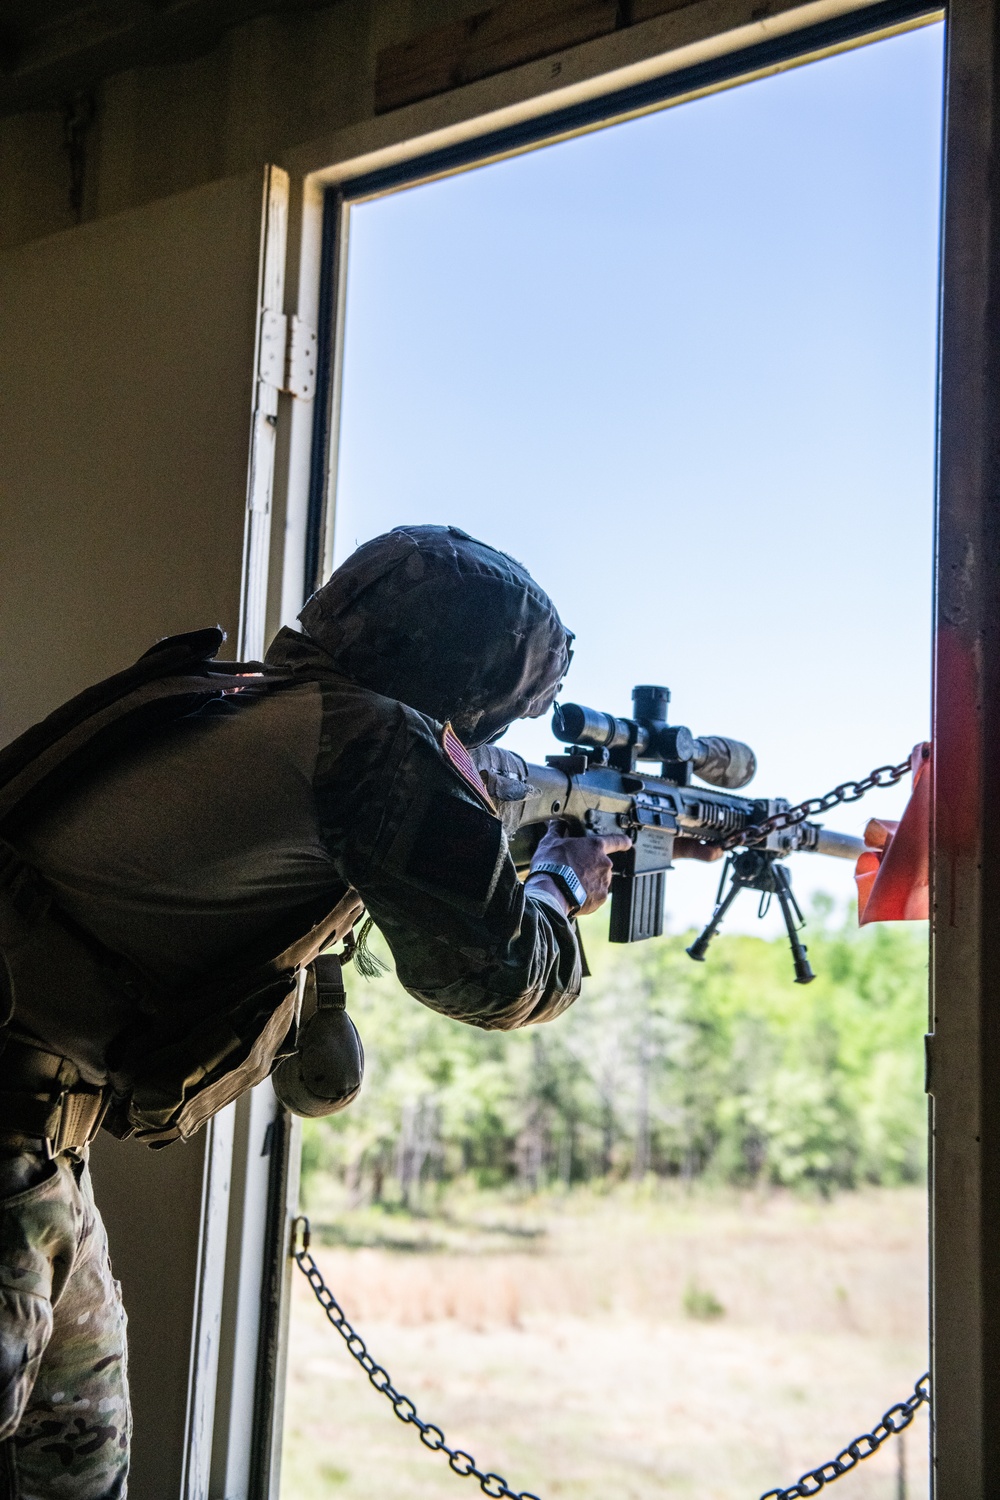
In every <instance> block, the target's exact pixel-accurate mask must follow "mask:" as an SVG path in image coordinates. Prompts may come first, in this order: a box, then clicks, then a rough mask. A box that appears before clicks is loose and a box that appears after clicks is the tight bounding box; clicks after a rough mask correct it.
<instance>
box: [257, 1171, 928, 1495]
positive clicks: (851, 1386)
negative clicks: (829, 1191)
mask: <svg viewBox="0 0 1000 1500" xmlns="http://www.w3.org/2000/svg"><path fill="white" fill-rule="evenodd" d="M322 1217H323V1215H322V1214H321V1213H317V1214H316V1215H315V1218H316V1219H317V1220H318V1219H321V1218H322ZM345 1223H346V1224H347V1228H346V1229H345ZM925 1226H926V1200H925V1196H924V1194H923V1192H922V1191H921V1190H919V1189H877V1190H870V1191H863V1192H858V1193H845V1194H843V1195H841V1196H839V1197H837V1198H836V1199H834V1200H832V1201H830V1202H825V1203H824V1202H817V1201H809V1200H803V1199H801V1198H797V1197H794V1196H792V1195H789V1194H785V1193H768V1194H767V1195H751V1194H745V1195H736V1194H735V1193H709V1192H703V1191H699V1190H695V1191H685V1190H684V1189H676V1190H670V1191H663V1190H660V1191H657V1192H653V1191H643V1190H630V1189H627V1188H622V1189H619V1190H618V1191H616V1192H615V1193H613V1194H610V1195H605V1196H598V1195H594V1194H590V1193H584V1192H575V1193H573V1194H571V1195H568V1196H564V1197H549V1198H545V1199H536V1200H534V1201H532V1202H529V1203H525V1204H520V1205H513V1204H509V1203H506V1204H505V1203H501V1202H499V1201H493V1202H489V1201H486V1200H482V1199H470V1200H467V1201H466V1202H465V1203H464V1204H463V1203H457V1204H453V1206H452V1212H451V1214H450V1216H448V1217H446V1218H443V1219H439V1218H428V1219H425V1220H420V1219H413V1218H409V1217H407V1218H403V1217H402V1216H379V1217H378V1218H376V1217H374V1216H371V1215H369V1216H367V1218H366V1217H365V1216H363V1215H362V1216H358V1217H357V1218H356V1219H355V1220H353V1221H351V1220H350V1219H348V1220H347V1221H345V1220H343V1219H338V1221H337V1231H338V1232H339V1234H340V1237H341V1238H342V1239H343V1238H346V1239H348V1240H351V1241H354V1242H358V1241H360V1242H361V1243H360V1244H358V1243H354V1244H348V1245H340V1246H336V1247H332V1248H325V1249H324V1248H322V1247H320V1248H317V1249H316V1258H317V1260H318V1262H319V1263H320V1265H321V1267H322V1270H323V1273H324V1275H325V1276H326V1277H327V1279H328V1281H329V1283H330V1285H331V1287H332V1288H333V1289H334V1291H335V1294H336V1295H337V1296H338V1298H339V1300H340V1301H341V1303H342V1304H343V1306H344V1309H345V1311H346V1313H347V1315H348V1317H350V1318H351V1319H352V1320H353V1321H354V1322H355V1323H356V1324H357V1326H358V1328H359V1330H360V1331H361V1333H362V1334H363V1336H364V1338H365V1339H366V1340H367V1342H368V1344H369V1346H370V1348H371V1351H372V1353H373V1355H374V1356H375V1358H376V1359H378V1360H379V1361H381V1362H382V1363H383V1364H385V1365H386V1366H387V1368H388V1369H389V1371H390V1373H391V1375H392V1377H393V1379H394V1381H395V1383H396V1385H397V1387H398V1388H399V1389H400V1390H402V1391H405V1392H406V1393H407V1394H408V1395H409V1396H411V1397H412V1398H413V1400H414V1401H415V1402H416V1404H417V1406H418V1409H419V1410H420V1413H421V1415H422V1416H423V1417H424V1419H425V1420H431V1421H434V1422H435V1423H437V1424H438V1425H439V1426H440V1427H442V1428H443V1430H444V1432H445V1433H446V1435H447V1437H448V1440H449V1442H450V1443H451V1444H452V1445H453V1446H460V1447H462V1448H464V1449H466V1450H467V1451H469V1452H471V1453H473V1454H474V1455H475V1456H476V1458H477V1460H478V1461H479V1463H480V1465H481V1467H484V1468H487V1469H491V1470H495V1471H498V1472H499V1473H501V1474H503V1475H505V1476H506V1478H507V1480H508V1482H509V1483H510V1485H511V1488H512V1489H514V1490H515V1491H530V1492H531V1493H532V1494H534V1495H537V1496H539V1497H540V1500H548V1497H551V1496H560V1497H566V1500H598V1497H602V1500H604V1497H607V1496H609V1495H614V1496H615V1500H658V1497H661V1496H662V1497H668V1496H669V1497H674V1496H677V1497H681V1496H692V1497H698V1500H757V1497H758V1496H760V1495H761V1494H762V1493H763V1492H765V1491H767V1490H771V1489H773V1488H776V1487H778V1486H780V1485H789V1484H791V1483H792V1482H793V1481H794V1480H795V1479H796V1478H797V1477H798V1476H799V1474H800V1473H801V1472H802V1471H803V1470H804V1469H805V1468H807V1467H812V1466H813V1465H815V1464H817V1463H819V1462H820V1461H821V1460H824V1459H827V1458H829V1457H832V1455H833V1454H834V1453H835V1452H836V1451H837V1450H838V1449H839V1448H840V1447H842V1446H843V1445H844V1443H845V1442H847V1441H848V1440H850V1439H851V1438H853V1437H855V1436H856V1435H857V1434H858V1433H860V1432H862V1431H865V1430H867V1429H868V1428H869V1427H871V1426H872V1425H873V1424H874V1422H875V1421H877V1419H878V1418H879V1416H880V1415H881V1413H882V1412H883V1411H884V1410H885V1408H886V1407H887V1406H889V1405H890V1404H891V1403H892V1402H893V1401H895V1400H898V1399H900V1398H901V1397H903V1396H905V1395H906V1394H908V1393H909V1391H910V1389H911V1388H912V1385H913V1382H914V1380H915V1379H916V1377H917V1376H918V1375H920V1374H922V1372H923V1371H924V1370H925V1369H926V1367H927V1353H926V1250H925V1240H926V1227H925ZM366 1242H367V1243H366ZM900 1447H901V1444H900V1442H899V1440H893V1442H891V1443H889V1444H886V1446H885V1448H884V1449H883V1450H882V1451H881V1452H880V1453H878V1454H877V1455H876V1456H875V1457H873V1458H872V1459H870V1460H868V1461H867V1462H866V1463H864V1464H862V1465H861V1466H859V1468H858V1469H857V1470H855V1471H854V1473H853V1474H850V1475H848V1476H845V1477H844V1478H843V1479H841V1480H840V1481H838V1483H837V1488H836V1491H835V1493H836V1494H837V1495H838V1496H842V1497H843V1500H925V1497H926V1496H927V1494H928V1484H927V1457H926V1448H927V1419H926V1415H925V1414H924V1412H921V1413H920V1415H918V1417H917V1418H916V1419H915V1421H914V1423H913V1424H912V1426H911V1427H910V1429H909V1430H908V1432H907V1434H906V1438H905V1446H903V1451H902V1452H900ZM901 1462H902V1470H901ZM282 1492H283V1495H284V1496H285V1497H286V1500H321V1497H322V1500H360V1497H362V1496H366V1497H367V1496H371V1495H377V1496H380V1497H381V1496H386V1497H388V1496H392V1497H405V1500H439V1497H440V1500H446V1497H449V1496H450V1497H452V1500H459V1497H460V1496H461V1495H462V1494H465V1495H467V1496H469V1497H470V1500H471V1497H472V1496H473V1495H476V1494H478V1493H479V1490H478V1487H477V1486H476V1485H475V1482H474V1481H473V1480H470V1479H464V1480H462V1479H457V1478H455V1477H454V1476H453V1475H452V1474H451V1473H449V1471H448V1467H447V1464H446V1462H445V1460H444V1459H443V1458H442V1457H441V1456H440V1455H435V1454H432V1453H429V1452H427V1451H426V1450H425V1449H424V1448H423V1447H422V1446H421V1444H420V1441H419V1438H418V1435H417V1432H416V1430H415V1429H414V1428H412V1427H411V1428H406V1427H403V1426H402V1425H401V1424H400V1423H399V1422H398V1421H397V1420H396V1419H395V1417H394V1416H393V1414H392V1411H391V1409H390V1407H389V1404H388V1402H386V1401H385V1400H384V1398H382V1397H381V1396H379V1395H378V1394H377V1393H376V1392H375V1391H374V1390H373V1389H372V1387H371V1386H370V1385H369V1383H368V1380H367V1379H366V1377H365V1375H364V1372H363V1371H362V1370H361V1369H360V1368H358V1367H357V1366H356V1365H355V1364H354V1362H353V1361H352V1360H351V1358H350V1356H349V1354H348V1353H347V1351H346V1349H345V1348H344V1346H343V1343H342V1341H341V1340H340V1339H339V1337H338V1336H337V1334H336V1333H335V1332H334V1331H333V1330H332V1329H331V1328H330V1327H329V1325H328V1324H327V1323H326V1321H325V1319H324V1317H323V1314H322V1312H321V1311H320V1309H319V1307H318V1306H317V1305H316V1304H315V1302H314V1301H313V1299H312V1294H311V1293H310V1291H309V1288H308V1286H307V1285H306V1283H305V1281H304V1279H303V1278H301V1277H299V1276H296V1294H295V1300H294V1308H293V1316H292V1340H291V1354H290V1370H289V1382H288V1396H287V1409H286V1440H285V1456H284V1479H283V1491H282Z"/></svg>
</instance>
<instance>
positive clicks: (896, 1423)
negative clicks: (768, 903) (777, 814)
mask: <svg viewBox="0 0 1000 1500" xmlns="http://www.w3.org/2000/svg"><path fill="white" fill-rule="evenodd" d="M907 764H909V762H907ZM873 774H874V773H873ZM897 780H898V778H897ZM300 1224H301V1226H302V1245H301V1248H296V1244H295V1241H296V1238H297V1236H298V1227H299V1225H300ZM311 1239H312V1232H311V1229H310V1226H309V1220H308V1219H307V1218H306V1216H305V1215H304V1214H300V1215H299V1217H298V1218H297V1219H295V1220H294V1221H293V1223H292V1255H293V1256H294V1258H295V1262H296V1264H297V1265H298V1268H299V1270H300V1271H301V1272H302V1274H303V1276H305V1278H306V1280H307V1281H308V1283H309V1285H310V1286H311V1287H312V1289H313V1295H314V1296H315V1298H316V1301H317V1302H318V1303H319V1305H320V1307H321V1308H322V1309H323V1311H324V1312H325V1313H326V1316H327V1318H328V1320H329V1321H330V1323H331V1324H332V1325H333V1327H334V1328H335V1329H336V1330H337V1332H338V1333H339V1334H340V1337H341V1338H342V1339H343V1340H344V1343H345V1344H346V1345H347V1348H348V1350H349V1352H350V1353H351V1355H352V1356H353V1357H354V1358H355V1359H356V1360H357V1362H358V1364H359V1365H360V1366H361V1368H362V1369H363V1370H364V1371H365V1372H366V1373H367V1375H368V1379H369V1380H370V1381H371V1383H372V1385H373V1386H374V1387H375V1389H376V1390H377V1391H381V1393H382V1395H383V1396H384V1397H385V1398H386V1400H387V1401H388V1402H390V1403H391V1405H392V1409H393V1411H394V1412H395V1413H396V1416H397V1417H398V1418H399V1420H400V1421H401V1422H403V1423H405V1424H406V1425H407V1426H412V1427H416V1428H417V1429H418V1430H419V1432H420V1441H421V1442H422V1443H423V1444H424V1446H425V1447H427V1448H430V1450H431V1452H432V1453H438V1452H440V1453H446V1454H447V1455H448V1467H449V1468H450V1469H451V1471H452V1473H454V1474H458V1475H459V1476H460V1477H461V1478H463V1479H467V1478H469V1477H470V1476H471V1477H472V1478H473V1479H478V1480H479V1488H480V1489H481V1490H482V1492H483V1494H484V1495H490V1496H491V1497H492V1500H538V1496H537V1495H532V1494H531V1493H530V1492H529V1491H528V1490H522V1491H518V1490H512V1489H511V1487H510V1485H509V1484H508V1483H507V1481H506V1479H504V1477H503V1475H502V1474H484V1473H483V1471H482V1469H480V1468H478V1467H477V1464H476V1460H475V1459H474V1458H473V1457H472V1454H471V1453H463V1452H462V1450H461V1448H449V1447H448V1444H447V1443H446V1442H445V1436H444V1433H443V1432H442V1431H441V1429H440V1427H435V1426H434V1424H433V1422H424V1421H423V1420H422V1419H421V1417H420V1416H418V1414H417V1408H416V1407H415V1406H414V1404H413V1402H412V1401H411V1400H410V1398H409V1396H404V1395H403V1394H402V1392H401V1391H397V1390H396V1387H395V1386H394V1385H393V1383H392V1380H391V1379H390V1377H389V1372H388V1370H385V1369H383V1367H382V1366H381V1365H379V1364H376V1363H375V1361H374V1360H373V1359H372V1357H371V1355H370V1354H369V1353H368V1349H367V1347H366V1345H365V1341H364V1339H363V1338H362V1337H361V1335H360V1333H357V1332H356V1331H355V1329H354V1328H352V1326H351V1324H350V1323H349V1322H348V1321H347V1318H346V1316H345V1314H344V1310H343V1308H342V1307H341V1306H340V1303H339V1302H338V1301H337V1299H336V1297H335V1296H334V1295H333V1293H332V1292H331V1290H330V1288H329V1287H328V1286H327V1284H326V1282H325V1281H324V1279H323V1273H322V1271H321V1270H320V1268H319V1266H318V1265H317V1264H316V1262H315V1260H314V1259H313V1257H312V1255H311V1254H310V1251H309V1245H310V1242H311ZM930 1381H931V1377H930V1375H921V1377H920V1379H919V1380H918V1381H917V1383H916V1385H915V1386H914V1387H913V1395H912V1396H911V1397H910V1398H909V1400H907V1401H899V1402H897V1403H896V1405H895V1406H890V1408H889V1410H888V1411H887V1412H886V1413H885V1415H884V1416H883V1417H882V1420H881V1421H880V1422H878V1423H877V1424H876V1425H875V1427H874V1428H873V1429H872V1431H871V1432H863V1433H862V1434H861V1436H860V1437H856V1438H855V1439H854V1441H853V1443H848V1445H847V1447H846V1448H844V1449H843V1450H842V1452H840V1453H838V1454H837V1457H836V1458H832V1459H830V1460H829V1462H828V1463H825V1464H821V1465H820V1466H819V1468H818V1469H810V1470H809V1473H808V1474H803V1475H802V1476H801V1478H800V1479H798V1480H797V1481H796V1482H795V1484H793V1485H792V1486H791V1488H790V1489H787V1490H768V1492H767V1494H766V1495H761V1497H760V1500H801V1497H802V1496H804V1495H816V1494H818V1493H819V1491H820V1490H821V1489H822V1488H823V1486H824V1485H827V1484H831V1483H832V1482H833V1480H834V1479H839V1478H840V1476H841V1474H847V1473H849V1472H850V1471H851V1469H853V1468H855V1467H856V1466H857V1465H858V1464H859V1463H860V1462H861V1460H862V1459H863V1458H871V1456H872V1454H873V1453H877V1452H878V1450H879V1449H880V1448H881V1446H882V1444H883V1443H884V1442H885V1441H886V1439H887V1438H890V1437H892V1436H893V1435H894V1434H895V1433H898V1432H902V1431H903V1429H904V1427H909V1425H910V1423H911V1422H912V1421H913V1418H914V1415H915V1414H916V1412H917V1410H918V1409H919V1408H920V1407H921V1406H923V1404H924V1402H925V1401H926V1402H929V1401H930V1399H931V1385H930Z"/></svg>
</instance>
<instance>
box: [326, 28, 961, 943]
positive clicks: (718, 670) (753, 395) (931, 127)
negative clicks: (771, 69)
mask: <svg viewBox="0 0 1000 1500" xmlns="http://www.w3.org/2000/svg"><path fill="white" fill-rule="evenodd" d="M942 43H943V28H942V26H941V25H935V26H932V27H927V28H924V29H922V30H919V31H915V32H910V33H908V34H906V35H904V36H901V37H897V38H894V39H892V40H890V41H885V42H880V43H877V44H875V45H873V46H868V47H864V48H860V49H858V50H856V51H853V52H849V53H846V54H843V55H841V56H839V57H835V58H830V59H828V60H826V61H823V62H820V63H814V64H811V65H809V66H807V67H802V68H797V69H794V70H792V71H790V72H787V73H784V74H781V75H779V76H777V77H775V78H770V79H764V80H761V81H759V82H757V83H752V84H748V85H744V86H741V87H739V88H734V89H730V90H728V91H726V92H723V93H721V94H716V95H713V96H711V97H709V98H706V99H702V100H698V101H695V102H692V103H689V104H684V105H680V106H678V107H675V108H672V109H668V110H664V111H661V112H659V113H657V114H655V115H650V116H646V117H645V118H643V119H641V120H637V121H632V122H629V123H628V124H624V125H619V126H615V127H613V128H610V129H606V130H602V131H598V132H595V133H593V134H591V135H588V136H585V137H582V138H580V139H577V140H574V141H569V142H565V143H563V144H560V145H557V146H551V147H546V148H544V149H542V150H537V151H534V152H531V153H529V154H527V155H524V156H521V157H517V158H515V159H513V160H510V161H506V162H501V163H497V164H495V165H493V166H489V167H485V168H479V169H477V170H474V171H469V172H465V173H463V174H461V175H459V176H455V177H452V178H448V179H446V180H444V181H441V182H438V183H432V184H428V185H426V186H423V187H418V188H413V189H409V190H406V191H403V192H399V193H395V194H393V195H391V196H389V197H386V198H383V199H380V200H377V201H375V202H372V203H368V204H363V205H361V206H359V207H357V208H355V209H354V210H353V211H352V218H351V232H350V233H351V237H350V256H349V269H348V292H347V324H346V347H345V365H344V399H343V409H342V429H341V450H340V470H339V482H338V501H337V518H336V534H335V540H336V554H337V560H338V561H339V560H341V559H342V558H343V557H344V556H346V555H347V553H349V552H350V551H351V550H352V549H353V547H354V546H355V545H357V543H359V542H361V541H364V540H366V539H367V538H369V537H371V536H374V535H377V534H378V533H379V532H381V531H385V530H387V529H389V528H390V527H392V526H395V525H399V524H401V523H405V522H411V523H412V522H439V523H452V524H455V525H459V526H462V527H463V528H464V529H466V530H467V531H470V532H472V533H473V534H475V535H477V536H480V537H482V538H483V540H485V541H488V542H491V543H492V544H494V545H495V546H498V547H501V548H503V549H505V550H507V551H509V552H511V553H513V554H514V555H515V556H516V557H518V558H519V559H520V560H521V561H522V562H524V563H525V564H526V565H527V566H528V567H529V568H530V569H531V571H532V573H533V574H534V575H535V577H536V578H537V579H538V581H539V582H540V583H541V584H542V585H543V587H545V588H546V589H547V590H548V591H549V592H550V593H551V595H552V596H553V598H554V599H555V601H556V603H557V605H558V607H559V609H560V612H561V614H562V616H563V618H564V620H565V621H566V623H567V625H569V627H570V628H571V629H572V630H574V631H575V632H576V634H577V646H576V658H575V661H574V663H573V667H572V671H571V674H570V677H569V679H568V680H567V684H566V689H565V691H564V697H565V698H566V699H569V700H577V701H581V702H584V703H589V704H592V705H593V706H595V707H601V708H607V709H610V710H612V711H615V712H618V713H625V712H627V711H628V709H629V703H630V692H631V688H632V685H633V684H634V683H637V682H662V683H665V684H666V685H667V686H669V687H670V689H671V690H672V693H673V705H672V708H673V718H674V720H675V722H680V723H685V724H687V725H688V726H689V727H690V728H691V729H692V730H693V731H694V732H695V733H702V734H706V733H721V734H731V735H734V736H736V737H738V738H741V739H745V740H747V741H749V743H750V744H752V745H753V746H754V748H755V750H756V751H757V754H758V759H759V763H760V770H759V772H758V776H757V781H756V783H755V787H756V789H758V790H759V791H760V793H761V794H763V795H785V796H788V797H791V798H792V799H798V798H800V797H802V796H806V795H809V794H812V793H816V792H821V791H825V790H826V789H827V788H828V787H829V786H831V785H833V784H834V783H836V782H837V781H840V780H843V779H844V778H846V777H850V776H859V775H862V774H864V773H865V772H866V771H868V770H869V769H870V768H871V767H872V766H873V765H876V764H879V763H881V762H883V761H895V760H898V759H900V758H902V757H903V756H904V755H905V754H906V753H907V752H908V751H909V749H910V747H911V745H912V744H913V743H914V742H915V741H916V740H918V739H921V738H923V737H924V736H925V735H926V734H927V732H928V716H929V688H930V673H929V661H930V603H931V571H932V548H931V543H932V537H931V526H932V510H933V465H934V399H935V393H934V376H935V357H936V348H935V344H936V314H937V305H936V299H937V286H936V282H937V255H938V204H939V191H940V136H941V79H942ZM505 743H507V744H510V745H511V746H512V747H513V748H515V749H518V750H521V752H522V753H524V754H526V755H527V756H528V757H529V758H534V759H540V758H541V757H542V756H543V755H544V754H545V753H546V751H548V750H552V749H554V748H555V746H554V745H553V742H552V740H551V737H550V734H549V730H548V727H547V722H546V721H544V720H543V721H540V722H539V723H538V724H532V725H518V726H515V728H513V729H512V730H511V731H510V732H509V734H508V736H507V739H506V740H505ZM900 805H901V799H900V797H899V796H895V795H894V794H891V793H881V794H876V795H874V796H873V797H871V798H869V799H868V800H867V801H866V802H865V803H863V804H859V805H858V806H857V807H856V808H854V809H842V810H841V811H840V812H839V813H838V814H837V815H831V816H830V817H829V819H828V822H829V823H830V825H831V826H833V827H839V828H843V829H846V830H848V831H851V832H860V831H861V829H862V828H863V826H864V822H865V820H866V818H867V817H868V816H870V815H873V814H876V813H882V814H885V815H886V816H892V815H896V816H898V813H899V808H900ZM793 874H794V880H795V886H796V890H797V892H798V893H799V895H800V897H802V896H803V895H808V893H809V892H810V891H811V890H814V889H825V890H828V891H831V892H833V893H834V894H836V895H838V896H841V897H845V898H846V896H848V895H849V894H850V892H851V890H852V881H851V870H850V867H849V866H847V865H845V864H841V863H840V862H834V861H828V860H819V859H810V858H809V857H808V856H801V857H800V858H798V859H796V860H795V861H793ZM716 879H717V871H712V870H709V869H704V868H703V869H695V868H689V867H684V866H681V867H679V868H678V870H677V872H676V873H675V874H674V875H673V876H672V877H671V880H670V887H669V893H668V899H667V907H668V911H669V912H670V914H671V918H672V921H673V924H674V925H675V926H682V925H686V924H687V923H690V922H697V921H699V920H700V919H701V918H702V917H703V916H704V915H705V914H706V911H707V909H709V908H710V906H711V898H712V894H713V892H714V886H715V882H716ZM742 900H743V901H745V902H746V908H745V910H744V912H743V914H742V918H741V919H738V920H735V921H734V922H733V924H732V925H733V927H749V928H751V929H753V928H755V926H756V924H755V923H754V921H753V914H752V909H751V906H752V903H751V898H750V897H747V896H744V897H743V898H742ZM770 925H771V924H769V926H770Z"/></svg>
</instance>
